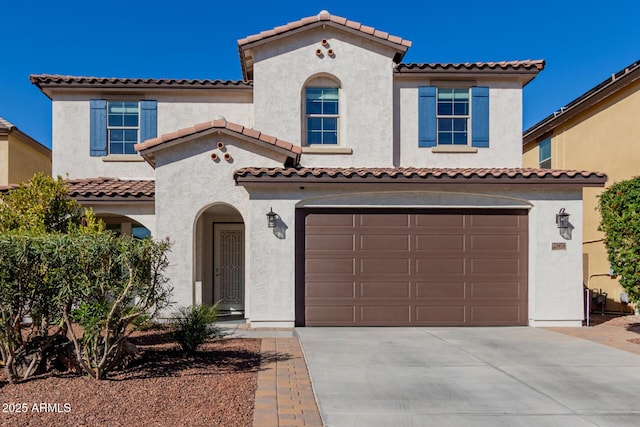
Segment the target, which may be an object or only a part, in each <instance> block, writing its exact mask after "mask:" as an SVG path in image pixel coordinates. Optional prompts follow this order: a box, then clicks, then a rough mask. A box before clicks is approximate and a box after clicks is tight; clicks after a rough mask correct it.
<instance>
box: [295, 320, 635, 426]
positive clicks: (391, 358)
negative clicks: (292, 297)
mask: <svg viewBox="0 0 640 427" xmlns="http://www.w3.org/2000/svg"><path fill="white" fill-rule="evenodd" d="M296 332H297V334H298V336H299V338H300V342H301V344H302V348H303V351H304V355H305V358H306V361H307V365H308V368H309V373H310V374H311V381H312V383H313V387H314V390H315V393H316V398H317V400H318V405H319V408H320V413H321V416H322V419H323V421H324V423H325V425H326V426H331V427H342V426H345V427H346V426H348V427H353V426H367V427H375V426H403V427H407V426H465V427H467V426H470V425H473V426H474V427H477V426H491V427H493V426H527V427H528V426H554V427H555V426H594V425H597V426H626V425H628V426H637V425H638V424H639V423H640V404H638V399H639V397H640V356H638V355H635V354H631V353H627V352H625V351H622V350H617V349H614V348H610V347H607V346H604V345H601V344H596V343H593V342H590V341H586V340H582V339H578V338H573V337H568V336H565V335H561V334H558V333H555V332H550V331H545V330H541V329H534V328H526V327H512V328H498V327H496V328H298V329H296Z"/></svg>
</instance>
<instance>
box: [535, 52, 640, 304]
mask: <svg viewBox="0 0 640 427" xmlns="http://www.w3.org/2000/svg"><path fill="white" fill-rule="evenodd" d="M639 111H640V61H638V62H635V63H633V64H631V65H629V66H628V67H625V68H624V69H623V70H621V71H619V72H617V73H616V74H613V75H612V76H611V77H609V78H608V79H606V80H605V81H603V82H602V83H600V84H599V85H597V86H596V87H594V88H592V89H590V90H589V91H587V92H585V93H584V94H583V95H581V96H579V97H578V98H576V99H574V100H573V101H571V102H570V103H569V104H567V105H566V106H564V107H562V108H561V109H560V110H559V111H556V112H555V113H553V114H551V115H550V116H549V117H546V118H545V119H543V120H542V121H540V122H539V123H537V124H535V125H533V126H532V127H531V128H529V129H527V130H526V131H525V132H524V139H523V153H524V155H523V164H524V166H527V167H541V168H568V169H586V170H597V171H602V172H605V173H606V174H607V176H608V181H607V185H608V184H611V183H614V182H619V181H622V180H625V179H629V178H632V177H634V176H637V175H638V174H640V166H639V165H638V160H639V159H640V143H639V141H640V121H638V112H639ZM602 191H603V189H602V188H585V189H584V192H583V199H584V204H583V217H584V221H583V224H582V226H583V229H584V230H583V235H582V243H583V245H582V247H583V270H584V272H583V282H584V284H585V286H588V287H589V288H590V289H592V290H593V291H594V295H597V294H598V293H600V291H602V292H604V293H606V294H607V301H606V310H610V311H616V312H619V311H621V310H625V309H626V310H629V311H631V308H626V307H624V306H622V307H621V305H620V293H621V292H622V290H623V289H622V288H621V287H620V285H619V283H618V280H617V278H616V277H615V276H611V275H610V265H609V261H608V257H607V251H606V248H605V246H604V243H603V237H604V235H603V234H602V233H601V232H599V231H598V225H599V224H600V213H599V212H598V211H597V209H596V208H597V205H598V195H600V194H601V193H602ZM594 302H596V303H597V301H594ZM592 308H593V309H594V310H598V311H599V310H601V309H602V306H601V305H598V304H596V305H595V306H593V307H592Z"/></svg>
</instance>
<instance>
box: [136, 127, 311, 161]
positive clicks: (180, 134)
mask: <svg viewBox="0 0 640 427" xmlns="http://www.w3.org/2000/svg"><path fill="white" fill-rule="evenodd" d="M211 129H226V130H228V131H230V132H233V133H237V134H240V135H243V136H245V137H248V138H251V139H253V140H256V141H260V142H261V143H264V144H268V145H272V146H274V147H279V148H282V149H284V150H287V151H289V152H291V153H292V154H293V155H294V156H293V157H296V158H297V157H299V156H300V154H301V153H302V148H301V147H299V146H296V145H294V144H292V143H290V142H287V141H284V140H281V139H278V138H276V137H275V136H271V135H267V134H264V133H262V132H260V131H258V130H255V129H252V128H247V127H245V126H243V125H241V124H239V123H234V122H230V121H227V120H226V119H225V118H220V117H219V118H216V119H214V120H212V121H210V122H204V123H198V124H196V125H194V126H190V127H187V128H182V129H178V130H177V131H174V132H171V133H167V134H163V135H160V136H158V137H156V138H151V139H147V140H146V141H143V142H141V143H138V144H136V145H135V146H134V148H135V149H136V151H144V150H147V149H150V148H153V147H156V146H158V145H161V144H164V143H167V142H170V141H174V140H177V139H180V138H185V137H189V136H193V135H196V134H199V133H203V132H207V131H209V130H211Z"/></svg>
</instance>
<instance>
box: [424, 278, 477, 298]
mask: <svg viewBox="0 0 640 427" xmlns="http://www.w3.org/2000/svg"><path fill="white" fill-rule="evenodd" d="M464 296H465V282H460V281H455V282H444V281H438V282H417V283H415V297H416V299H418V300H420V299H427V298H431V299H433V298H454V299H462V298H464Z"/></svg>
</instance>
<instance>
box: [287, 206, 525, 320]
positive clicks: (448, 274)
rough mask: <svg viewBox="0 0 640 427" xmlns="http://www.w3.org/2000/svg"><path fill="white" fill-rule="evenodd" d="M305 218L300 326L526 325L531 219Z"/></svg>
mask: <svg viewBox="0 0 640 427" xmlns="http://www.w3.org/2000/svg"><path fill="white" fill-rule="evenodd" d="M298 218H299V219H300V220H301V221H300V222H301V223H303V224H304V236H303V237H300V238H301V239H303V242H304V245H303V246H304V250H303V251H302V250H299V256H300V257H301V258H302V259H301V263H300V264H299V267H301V264H303V269H304V277H303V280H304V283H303V284H299V286H298V290H299V291H301V290H303V292H304V299H303V301H304V308H303V310H298V313H299V315H302V313H304V322H299V323H304V324H306V325H307V326H338V325H339V326H435V325H452V326H453V325H526V324H527V216H526V211H469V210H466V211H442V210H441V211H421V212H418V211H405V212H399V211H368V212H362V211H360V212H349V211H324V212H323V211H316V212H313V211H310V212H304V213H301V214H300V215H299V216H298ZM300 225H302V224H300ZM299 231H303V230H302V227H301V226H300V227H299ZM299 249H302V248H299ZM299 279H300V280H302V278H301V277H300V276H299ZM299 303H302V300H301V299H300V300H299Z"/></svg>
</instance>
